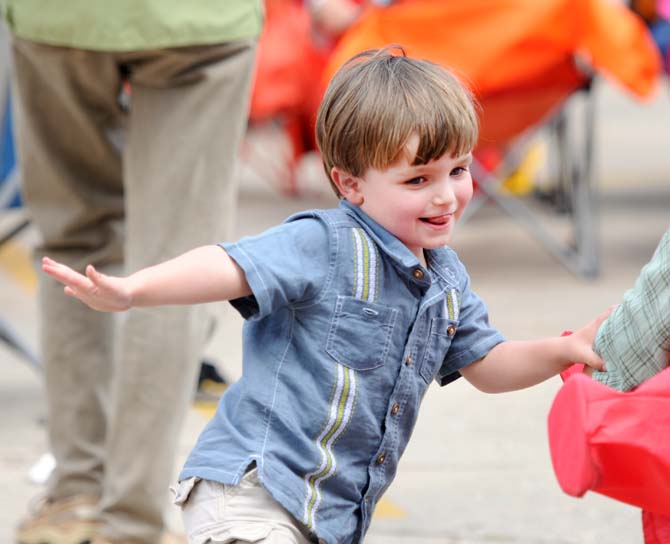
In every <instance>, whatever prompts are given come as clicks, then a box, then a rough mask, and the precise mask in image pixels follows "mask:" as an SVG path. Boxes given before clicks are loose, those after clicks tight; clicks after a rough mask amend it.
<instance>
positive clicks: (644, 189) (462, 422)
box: [0, 87, 670, 544]
mask: <svg viewBox="0 0 670 544" xmlns="http://www.w3.org/2000/svg"><path fill="white" fill-rule="evenodd" d="M667 93H668V90H667V87H666V88H665V89H664V94H663V95H662V96H661V97H659V99H658V100H657V101H655V102H654V103H653V104H651V105H647V106H642V105H638V104H636V103H633V102H631V101H630V100H629V99H628V98H626V97H624V96H623V95H621V94H619V93H618V92H614V91H612V90H611V89H609V88H608V87H603V88H601V89H599V90H598V96H599V101H598V105H599V112H598V114H599V121H598V125H597V136H598V140H597V142H598V147H597V152H598V154H597V169H596V176H597V179H599V181H600V187H601V189H602V205H601V217H600V221H599V226H600V229H599V230H600V233H601V237H602V245H601V248H602V255H603V272H602V275H601V276H600V277H599V278H598V279H596V280H594V281H586V280H580V279H578V278H576V277H574V276H573V275H572V274H570V273H569V272H567V271H566V270H565V269H564V268H563V267H561V266H560V265H558V264H556V262H555V261H554V260H553V259H552V258H551V257H550V256H548V255H547V253H546V252H545V251H544V250H543V249H542V248H541V247H540V246H539V245H538V244H537V243H536V242H535V241H534V240H533V239H532V238H531V237H530V236H529V235H528V234H527V233H526V232H524V231H523V230H521V229H520V228H519V227H517V226H516V224H515V223H514V222H513V221H511V220H510V219H509V217H507V216H505V215H504V214H502V213H501V212H500V211H499V210H498V209H496V208H494V207H487V208H485V209H483V210H480V212H478V213H477V215H475V217H474V218H472V219H471V220H470V221H469V222H468V223H467V224H466V225H464V227H463V228H462V229H460V230H459V232H458V234H457V240H456V242H455V244H454V246H455V247H456V249H457V250H458V251H459V253H460V255H461V258H462V259H463V260H464V262H465V263H466V265H467V266H468V268H469V270H470V272H471V276H472V281H473V285H474V288H475V289H476V290H477V291H478V292H479V294H480V295H481V296H482V297H483V298H484V299H485V300H486V301H487V303H488V305H489V309H490V313H491V316H492V320H493V322H494V324H495V325H497V326H498V327H499V328H500V329H501V330H502V331H503V333H505V334H506V335H507V336H508V337H509V338H512V339H523V338H533V337H539V336H545V335H556V334H559V333H560V332H561V331H562V330H564V329H569V328H575V327H578V326H580V325H581V324H583V323H584V322H586V321H587V320H588V319H590V318H591V317H592V316H594V315H595V314H597V313H599V312H600V311H602V310H604V309H605V308H607V307H608V306H609V305H610V304H612V303H615V302H617V301H618V300H619V299H620V297H621V294H622V293H623V291H624V290H625V289H627V288H628V287H630V286H631V284H632V282H633V280H634V278H635V277H636V275H637V272H638V271H639V269H640V267H641V266H642V264H643V263H644V262H646V260H647V259H648V258H649V257H650V255H651V252H652V251H653V249H654V247H655V244H656V242H657V241H658V239H659V237H660V235H661V233H662V232H663V230H664V229H665V228H667V226H668V224H669V223H670V221H669V214H668V210H669V209H670V153H669V152H668V147H667V146H668V142H670V100H668V94H667ZM248 184H249V186H247V187H246V190H245V191H244V194H243V198H242V201H241V204H240V220H239V222H238V230H239V234H246V233H251V232H257V231H259V230H261V229H263V228H264V227H266V226H268V225H271V224H274V223H276V222H277V221H279V220H281V219H282V218H284V217H285V216H286V215H288V214H289V213H291V212H292V211H295V210H298V209H301V208H305V207H313V206H327V205H329V203H330V202H331V201H330V200H329V199H328V198H326V197H324V196H318V195H313V196H312V197H308V198H303V199H302V200H288V199H283V198H279V197H277V196H276V194H275V193H274V192H272V191H271V190H270V189H269V188H268V187H264V186H263V185H262V184H259V183H258V181H254V180H251V179H250V180H249V181H248ZM0 219H2V221H4V222H7V221H9V220H11V219H12V218H11V217H9V216H7V215H6V214H5V216H2V217H0ZM0 225H2V222H0ZM33 241H34V233H28V234H26V235H25V236H22V237H21V238H20V240H18V241H17V242H16V243H14V244H11V245H10V246H6V247H4V248H3V249H2V250H1V251H0V315H2V317H3V318H4V319H6V320H7V321H9V322H11V324H12V326H13V327H15V328H16V329H17V330H18V331H20V332H21V334H22V335H23V336H24V337H25V338H26V340H27V341H28V342H29V343H30V344H31V345H32V346H34V345H35V338H36V332H37V331H36V323H35V318H36V308H35V300H34V283H33V277H32V275H31V272H30V270H29V264H28V262H27V258H26V255H27V251H28V250H29V248H30V246H31V244H32V243H33ZM225 315H226V317H225V321H224V323H225V325H224V326H223V327H222V332H221V333H220V334H219V336H218V337H217V339H216V341H215V342H214V344H213V345H212V346H211V347H210V349H209V351H210V352H211V353H212V355H213V356H214V357H216V358H217V360H218V361H219V362H220V363H221V367H222V370H223V371H224V372H225V373H226V374H227V375H228V376H230V377H232V378H234V377H235V376H237V375H239V371H240V363H239V351H240V342H239V330H240V320H239V319H237V318H236V317H235V316H234V315H233V314H232V313H231V312H227V311H226V312H225ZM0 364H1V365H2V370H3V372H2V378H1V379H0V414H1V416H0V489H2V490H3V493H2V494H1V495H0V543H10V542H12V528H13V526H14V525H15V523H16V521H17V520H18V518H19V517H20V516H21V515H22V514H23V512H24V509H25V505H26V503H27V501H28V500H29V498H30V497H32V496H33V495H35V494H37V493H38V492H39V491H40V489H41V487H40V486H39V485H36V484H34V483H31V482H30V480H29V476H28V473H29V470H30V468H31V467H32V466H33V465H34V463H35V462H36V461H37V460H38V458H39V457H40V455H41V454H43V453H44V452H45V451H46V444H45V441H44V433H43V424H42V421H43V418H44V416H45V414H44V407H43V401H42V389H41V383H40V376H39V375H38V374H37V373H35V372H34V371H33V370H32V369H30V368H29V367H28V366H27V365H26V364H24V362H23V361H21V360H20V359H19V358H17V357H16V356H15V355H14V354H13V353H11V352H10V351H8V350H6V349H4V348H3V347H2V346H0ZM559 386H560V383H559V380H558V379H553V380H550V381H549V382H546V383H545V384H543V385H541V386H538V387H535V388H533V389H530V390H526V391H522V392H517V393H512V394H506V395H500V396H490V395H484V394H482V393H479V392H477V391H476V390H474V389H473V388H472V387H470V386H469V385H468V384H467V383H465V382H464V381H463V380H460V381H458V382H456V383H454V384H452V385H450V386H449V387H447V388H445V389H440V388H438V387H433V388H431V390H430V391H429V392H428V394H427V396H426V400H425V403H424V407H423V414H422V418H420V421H419V424H418V426H417V429H416V431H415V433H414V438H413V441H412V443H411V444H410V447H409V448H408V450H407V453H406V455H405V457H404V458H403V461H402V462H401V465H400V471H399V475H398V478H397V480H396V482H395V483H394V485H393V486H392V488H391V489H390V490H389V492H388V494H387V496H386V497H385V499H384V501H383V503H382V504H381V505H380V508H379V510H378V512H377V515H376V519H375V521H374V522H373V525H372V529H371V532H370V535H369V538H368V542H370V543H371V544H437V543H441V544H451V543H464V544H484V543H523V544H540V543H541V544H544V543H554V544H558V543H561V544H589V543H594V544H595V543H597V544H610V543H612V544H639V543H641V542H642V539H641V536H640V523H639V512H638V511H637V510H636V509H634V508H631V507H627V506H625V505H623V504H619V503H616V502H614V501H610V500H607V499H604V498H602V497H599V496H595V495H587V496H586V497H585V498H584V499H581V500H578V499H573V498H570V497H567V496H565V495H563V494H562V492H561V491H560V489H559V487H558V485H557V483H556V481H555V478H554V476H553V472H552V469H551V465H550V460H549V454H548V449H547V439H546V430H545V421H546V415H547V412H548V410H549V407H550V403H551V400H552V398H553V395H554V394H555V392H556V391H557V389H558V387H559ZM206 412H207V410H206V407H205V408H204V409H203V407H200V409H194V410H193V411H192V412H191V413H190V414H189V416H188V421H187V424H186V426H185V429H184V432H183V436H182V439H181V445H182V448H181V452H180V454H181V456H182V457H183V456H185V455H186V454H187V453H188V451H189V448H190V447H191V445H192V443H193V440H194V439H195V436H197V434H198V432H199V430H200V429H201V428H202V426H203V424H204V423H205V421H206V415H205V414H206ZM171 518H172V521H173V523H175V525H177V526H178V518H177V517H176V516H174V515H171Z"/></svg>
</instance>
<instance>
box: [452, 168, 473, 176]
mask: <svg viewBox="0 0 670 544" xmlns="http://www.w3.org/2000/svg"><path fill="white" fill-rule="evenodd" d="M468 170H469V168H467V167H465V166H457V167H456V168H454V169H453V170H452V171H451V175H452V176H454V177H458V176H462V175H463V174H465V173H466V172H467V171H468Z"/></svg>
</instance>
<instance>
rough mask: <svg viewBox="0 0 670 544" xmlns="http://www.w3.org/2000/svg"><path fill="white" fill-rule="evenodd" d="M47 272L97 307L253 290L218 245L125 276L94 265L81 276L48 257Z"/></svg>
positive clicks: (208, 298)
mask: <svg viewBox="0 0 670 544" xmlns="http://www.w3.org/2000/svg"><path fill="white" fill-rule="evenodd" d="M42 270H43V271H44V272H45V273H47V274H48V275H49V276H51V277H52V278H54V279H56V280H58V281H59V282H61V283H62V284H63V285H65V293H66V294H68V295H70V296H73V297H75V298H78V299H79V300H81V301H82V302H84V303H85V304H87V305H88V306H90V307H91V308H93V309H94V310H98V311H101V312H121V311H124V310H127V309H129V308H132V307H141V306H162V305H167V304H198V303H202V302H214V301H217V300H232V299H235V298H239V297H243V296H246V295H249V294H251V289H250V288H249V284H248V283H247V280H246V277H245V275H244V272H243V271H242V269H241V268H240V267H239V266H238V265H237V263H236V262H235V261H234V260H233V259H231V258H230V256H229V255H228V254H227V253H226V252H225V251H224V250H223V249H222V248H221V247H219V246H214V245H211V246H203V247H199V248H196V249H193V250H191V251H188V252H186V253H184V254H183V255H180V256H179V257H176V258H174V259H171V260H169V261H165V262H164V263H161V264H158V265H155V266H151V267H148V268H143V269H142V270H139V271H138V272H135V273H134V274H131V275H130V276H126V277H115V276H107V275H105V274H102V273H100V272H98V271H97V270H96V269H95V268H94V267H93V266H92V265H88V266H87V267H86V273H85V274H80V273H79V272H76V271H75V270H73V269H72V268H70V267H68V266H66V265H64V264H61V263H59V262H57V261H54V260H53V259H50V258H49V257H44V259H42Z"/></svg>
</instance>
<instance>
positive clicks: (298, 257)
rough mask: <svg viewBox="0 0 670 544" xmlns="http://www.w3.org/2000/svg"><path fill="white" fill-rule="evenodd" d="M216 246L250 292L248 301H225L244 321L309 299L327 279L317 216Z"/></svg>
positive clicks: (322, 228)
mask: <svg viewBox="0 0 670 544" xmlns="http://www.w3.org/2000/svg"><path fill="white" fill-rule="evenodd" d="M220 245H221V247H222V248H223V249H224V250H225V251H226V252H227V253H228V255H230V257H231V258H232V259H233V260H234V261H235V262H236V263H237V264H238V265H239V266H240V268H242V270H243V271H244V274H245V276H246V280H247V283H248V284H249V287H250V288H251V292H252V294H251V295H250V296H248V297H243V298H239V299H236V300H231V301H230V303H231V304H232V305H233V307H235V309H237V311H238V312H240V314H241V315H242V317H244V318H245V319H251V318H255V319H260V318H262V317H265V316H267V315H270V314H271V313H273V312H275V311H276V310H277V309H279V308H283V307H290V306H294V305H298V304H301V303H305V302H307V301H309V300H310V299H312V298H315V297H316V296H317V295H318V294H319V292H320V291H321V289H322V287H323V285H324V284H325V281H326V278H327V275H328V271H329V266H330V263H329V239H328V230H327V227H326V225H325V223H324V222H323V221H321V220H320V219H318V218H317V217H301V218H299V219H296V220H293V221H289V222H287V223H283V224H281V225H279V226H277V227H273V228H271V229H269V230H267V231H265V232H264V233H262V234H260V235H258V236H250V237H246V238H242V239H241V240H239V241H238V242H235V243H231V244H220Z"/></svg>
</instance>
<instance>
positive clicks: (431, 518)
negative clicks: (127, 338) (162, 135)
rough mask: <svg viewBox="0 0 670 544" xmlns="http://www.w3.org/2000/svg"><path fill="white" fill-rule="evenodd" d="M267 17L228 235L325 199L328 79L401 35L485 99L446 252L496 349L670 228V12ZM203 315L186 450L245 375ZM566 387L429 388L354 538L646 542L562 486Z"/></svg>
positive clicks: (15, 513)
mask: <svg viewBox="0 0 670 544" xmlns="http://www.w3.org/2000/svg"><path fill="white" fill-rule="evenodd" d="M522 4H523V5H524V6H523V9H519V6H520V5H522ZM266 9H267V18H266V26H265V30H264V32H263V35H262V36H261V41H260V44H259V56H258V60H257V75H256V84H255V87H254V92H253V97H252V106H251V113H250V117H249V125H248V130H247V134H246V137H245V139H244V142H243V145H242V147H241V149H240V152H239V159H240V161H239V166H238V176H239V178H240V185H241V194H240V199H239V207H238V214H237V215H238V217H237V227H236V228H237V235H238V236H242V235H247V234H253V233H257V232H260V231H261V230H263V229H265V228H267V227H269V226H271V225H274V224H276V223H278V222H280V221H282V220H283V219H284V218H286V217H287V216H288V215H290V214H291V213H293V212H295V211H298V210H301V209H306V208H313V207H328V206H332V205H334V204H336V199H335V197H334V196H333V195H332V193H331V192H330V187H329V185H328V182H327V179H326V177H325V175H324V173H323V170H322V167H321V163H320V159H319V155H318V152H317V151H316V149H315V146H314V139H313V134H312V129H313V119H314V114H315V111H316V107H317V106H318V102H319V99H320V96H321V93H322V92H323V88H324V85H325V83H326V82H327V80H328V78H329V76H330V75H332V73H333V72H334V70H335V69H336V68H337V66H339V65H340V64H341V63H342V62H343V61H344V60H345V59H346V58H349V57H350V56H351V55H352V54H354V53H355V52H357V51H360V50H363V49H366V48H371V47H379V46H383V45H386V44H388V43H397V44H401V45H403V46H404V47H405V48H406V50H407V52H408V54H410V55H412V56H417V57H421V58H429V59H431V60H434V61H435V62H439V63H443V64H445V65H447V66H450V67H452V69H453V70H454V71H455V72H456V73H457V74H458V75H459V76H460V77H462V78H463V79H464V80H465V81H466V82H467V83H468V84H469V85H470V86H471V88H472V90H473V93H474V95H475V96H476V98H477V99H478V101H479V103H480V106H481V110H480V112H481V122H482V138H481V141H480V144H479V146H478V148H477V150H476V162H475V164H474V166H473V174H474V178H475V180H476V194H475V199H474V200H473V203H472V205H471V208H470V210H469V213H468V214H467V217H465V218H464V219H465V220H464V221H463V223H462V224H461V225H459V228H458V232H457V235H456V238H455V240H454V243H453V247H454V248H455V249H456V250H457V251H458V253H459V255H460V256H461V259H462V260H463V261H464V262H465V264H466V266H467V267H468V270H469V272H470V274H471V277H472V283H473V287H474V289H475V290H476V291H477V292H478V293H479V294H480V296H482V297H483V299H484V300H485V301H486V302H487V304H488V306H489V310H490V315H491V319H492V322H493V323H494V325H496V326H497V327H498V328H499V329H500V330H501V331H502V332H503V333H504V334H505V335H506V336H508V337H509V338H511V339H524V338H536V337H541V336H548V335H558V334H560V333H561V332H562V331H563V330H566V329H572V328H577V327H579V326H581V325H582V324H584V323H585V322H586V321H588V320H589V319H591V318H592V317H593V316H595V315H596V314H597V313H600V312H601V311H603V310H604V309H606V308H607V307H608V306H609V305H611V304H614V303H617V302H618V301H619V300H620V299H621V297H622V295H623V293H624V291H625V290H626V289H628V288H629V287H631V286H632V284H633V281H634V280H635V278H636V276H637V274H638V272H639V270H640V268H641V267H642V266H643V265H644V263H646V261H647V260H648V259H649V258H650V257H651V254H652V252H653V249H654V248H655V246H656V244H657V242H658V240H659V239H660V236H661V234H662V233H663V231H664V230H665V229H667V228H668V226H669V225H670V221H669V219H670V214H669V213H668V212H669V210H670V89H669V86H668V77H667V71H668V64H667V63H668V34H669V31H668V28H669V27H670V23H669V22H668V18H669V16H670V14H669V13H668V10H669V8H668V2H635V3H630V4H623V3H618V2H610V1H607V0H601V1H595V0H583V1H579V2H570V1H567V0H546V1H544V2H536V3H535V2H525V3H524V2H516V3H514V2H512V3H509V2H495V1H493V0H473V1H471V2H462V3H461V2H455V3H449V2H429V1H426V0H406V1H401V2H395V3H392V4H391V5H388V6H387V5H377V4H373V5H369V4H368V3H362V2H356V1H353V0H352V1H345V0H339V1H334V0H321V1H319V2H312V3H311V4H310V5H306V4H304V3H303V2H300V1H294V0H266ZM576 21H579V22H580V24H576ZM0 32H1V35H0V40H1V41H0V108H1V110H0V121H1V132H0V180H1V181H0V338H1V340H2V341H1V342H0V361H1V363H0V364H2V378H1V379H0V414H2V416H1V418H0V488H2V489H3V490H5V493H2V496H1V497H0V542H12V541H13V540H12V538H13V537H12V535H13V528H14V526H15V524H16V522H17V521H18V519H19V518H20V517H21V515H22V514H23V512H24V509H25V504H26V503H27V502H28V500H29V499H30V498H31V497H32V496H34V495H35V494H37V493H39V491H40V489H41V486H42V483H43V481H44V479H45V478H46V476H47V475H48V473H49V470H50V468H51V467H50V458H49V456H48V446H47V444H46V440H45V434H44V421H45V418H46V417H47V414H46V413H45V408H44V403H43V393H42V383H41V380H42V376H41V369H40V361H39V359H40V358H39V353H38V347H37V332H38V323H37V322H36V315H37V310H36V300H35V286H36V276H35V271H34V267H33V263H32V259H31V250H32V248H33V247H34V246H35V244H36V243H37V241H38V240H37V234H36V233H35V231H34V230H33V229H32V227H31V224H30V217H29V214H28V213H27V211H26V210H25V209H24V208H23V207H22V204H21V198H20V170H21V165H20V161H19V160H18V158H17V157H16V155H15V152H14V147H13V136H12V119H11V92H10V88H11V66H10V64H9V62H8V49H7V48H8V36H7V32H6V30H5V29H4V27H1V26H0ZM168 198H169V197H168ZM214 311H215V313H216V314H217V315H218V316H219V322H220V326H219V327H218V329H217V333H216V336H215V338H214V339H213V341H212V342H211V344H210V345H209V346H208V347H207V360H208V361H209V362H210V363H211V364H212V365H213V371H212V372H210V373H209V374H208V375H206V376H202V379H201V380H200V382H199V383H198V384H194V403H193V409H192V410H191V413H190V414H189V416H188V420H187V424H186V425H185V428H184V431H183V436H182V437H181V442H180V443H181V444H182V448H181V454H182V456H185V455H186V454H187V453H188V451H189V450H190V447H191V446H192V444H193V442H194V440H195V438H196V437H197V435H198V433H199V431H200V429H201V428H202V426H203V425H204V423H205V422H206V421H207V418H208V417H209V416H210V415H211V414H212V413H213V410H214V406H215V403H216V400H217V398H218V396H219V395H220V394H222V393H223V392H224V391H225V385H226V383H231V382H233V381H234V380H235V379H236V378H237V377H239V375H240V373H241V337H240V331H241V326H242V323H241V319H240V318H239V317H238V316H237V315H235V314H234V312H232V311H231V310H230V309H229V308H228V307H227V306H226V305H224V304H221V305H216V306H215V307H214ZM159 375H160V369H159V368H157V379H159ZM222 380H223V381H222ZM224 382H225V383H224ZM559 387H560V380H559V379H558V378H556V379H554V380H550V381H549V382H547V383H545V384H542V385H541V386H538V387H535V388H533V389H531V390H527V391H522V392H518V393H513V394H507V395H502V396H486V395H483V394H482V393H479V392H477V391H475V390H474V389H473V388H471V387H470V386H468V384H467V383H464V382H463V380H459V381H458V382H456V383H455V384H453V385H451V386H449V387H448V388H446V389H441V388H438V387H433V388H431V390H429V392H428V395H427V397H426V401H425V404H424V408H423V414H422V417H421V418H420V420H419V425H418V427H417V429H416V431H415V436H414V440H413V441H412V442H410V447H409V448H408V451H407V453H406V455H405V458H404V459H403V461H402V462H401V464H400V470H399V475H398V478H397V480H396V482H395V483H394V485H393V486H392V488H391V489H390V491H389V492H388V494H387V496H386V497H385V498H384V500H383V501H382V503H381V504H380V507H379V509H378V511H377V513H376V518H375V521H374V522H373V525H372V529H371V532H370V535H369V538H368V541H369V542H373V543H396V542H397V543H401V542H402V543H426V544H428V543H438V542H439V543H452V542H453V543H489V542H514V543H517V542H518V543H528V544H530V543H575V544H576V543H598V544H601V543H624V544H628V543H630V544H637V543H641V542H642V534H641V527H640V519H639V518H640V514H639V511H638V510H637V509H635V508H633V507H630V506H627V505H623V504H620V503H616V502H614V501H611V500H608V499H605V498H602V497H599V496H594V495H587V496H586V497H585V498H583V499H575V498H571V497H567V496H565V495H564V494H562V492H561V491H560V488H559V487H558V484H557V483H556V481H555V478H554V476H553V472H552V468H551V462H550V458H549V453H548V447H547V439H546V416H547V413H548V410H549V407H550V406H551V401H552V399H553V396H554V394H555V392H556V391H557V389H558V388H559ZM224 394H225V393H224ZM171 518H172V519H171V523H172V524H173V525H174V527H175V528H176V529H177V530H178V529H179V523H180V522H179V519H178V516H177V515H176V512H172V513H171Z"/></svg>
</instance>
